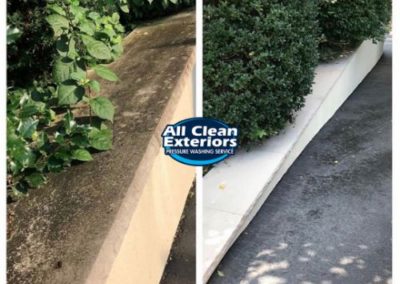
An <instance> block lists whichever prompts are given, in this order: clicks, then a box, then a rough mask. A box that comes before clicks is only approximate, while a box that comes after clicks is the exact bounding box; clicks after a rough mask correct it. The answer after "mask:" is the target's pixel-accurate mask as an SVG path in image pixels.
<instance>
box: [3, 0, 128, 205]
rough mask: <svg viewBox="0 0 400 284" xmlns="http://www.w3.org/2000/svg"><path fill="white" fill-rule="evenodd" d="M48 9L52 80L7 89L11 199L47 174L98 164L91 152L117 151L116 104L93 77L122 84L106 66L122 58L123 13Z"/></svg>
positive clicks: (53, 5) (66, 6)
mask: <svg viewBox="0 0 400 284" xmlns="http://www.w3.org/2000/svg"><path fill="white" fill-rule="evenodd" d="M46 11H47V13H48V15H47V17H46V21H47V22H48V24H49V25H50V27H51V29H52V30H53V34H54V39H55V46H56V50H57V53H58V55H57V56H56V57H55V58H54V64H53V66H52V73H51V80H47V81H45V82H36V83H35V84H34V85H33V86H31V87H29V88H18V87H9V90H8V96H7V168H8V179H7V190H8V195H9V198H10V199H15V198H17V197H19V196H20V195H22V194H24V193H26V192H27V189H28V188H34V187H39V186H40V185H42V184H43V183H44V182H45V181H46V173H47V172H59V171H61V170H62V169H63V168H64V167H66V166H69V165H71V163H72V162H73V161H74V160H77V161H90V160H92V156H91V154H90V151H89V150H90V149H96V150H100V151H103V150H108V149H110V148H111V147H112V131H111V129H110V128H109V123H112V121H113V117H114V106H113V104H112V103H111V101H110V100H109V99H108V98H106V97H101V96H98V95H97V94H98V93H99V91H100V83H99V82H98V81H96V80H94V79H91V77H89V76H88V74H89V72H88V71H89V70H90V69H92V70H93V71H94V72H95V73H96V74H97V75H98V76H99V77H101V78H103V79H105V80H109V81H117V80H118V77H117V75H116V74H114V72H113V71H112V70H111V69H109V68H108V67H107V66H105V65H104V64H105V63H108V62H111V61H112V60H114V59H116V58H117V57H118V56H119V55H120V54H121V53H122V35H123V32H124V28H123V26H122V25H121V24H120V23H119V15H118V14H117V13H113V14H112V15H110V16H103V15H101V14H99V13H97V12H93V11H91V10H90V9H88V8H85V7H83V6H81V5H80V4H79V1H74V0H65V1H52V2H50V3H49V4H48V5H47V6H46ZM85 113H88V114H87V115H86V116H85ZM107 121H108V122H109V123H106V122H107Z"/></svg>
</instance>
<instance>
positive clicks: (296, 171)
mask: <svg viewBox="0 0 400 284" xmlns="http://www.w3.org/2000/svg"><path fill="white" fill-rule="evenodd" d="M391 80H392V73H391V40H390V39H388V40H387V42H386V44H385V51H384V55H383V57H382V58H381V60H380V61H379V62H378V64H377V65H376V66H375V68H374V69H373V70H372V71H371V73H370V74H369V75H368V76H367V77H366V78H365V80H364V81H363V82H362V83H361V84H360V85H359V87H358V88H357V89H356V90H355V92H354V93H353V94H352V95H351V96H350V98H349V99H348V100H347V101H346V102H345V103H344V104H343V106H342V107H341V108H340V109H339V110H338V111H337V113H336V114H335V115H334V117H333V118H332V119H331V120H330V121H329V122H328V123H327V124H326V125H325V126H324V127H323V129H322V130H321V131H320V132H319V133H318V135H317V136H316V137H315V138H314V139H313V140H312V141H311V143H310V144H309V145H308V146H307V148H306V149H305V150H304V151H303V153H302V154H301V156H300V157H299V158H298V159H297V160H296V162H295V163H294V164H293V165H292V167H291V168H290V169H289V171H288V172H287V173H286V174H285V176H284V177H283V178H282V180H281V181H280V183H279V184H278V185H277V187H276V188H275V189H274V191H273V192H272V194H271V195H270V197H269V198H268V199H267V201H266V202H265V203H264V205H263V206H262V208H261V209H260V211H259V212H258V214H257V215H256V217H255V218H254V219H253V221H252V222H251V223H250V225H249V226H248V227H247V229H246V230H245V231H244V232H243V233H242V235H241V236H240V237H239V239H238V240H237V242H236V243H235V244H234V245H233V246H232V248H231V249H230V251H229V252H228V253H227V255H226V256H225V258H224V259H223V261H222V262H221V264H220V265H219V267H218V268H217V270H216V272H215V273H214V275H213V276H212V278H211V279H210V281H209V283H212V284H215V283H229V284H233V283H241V284H246V283H251V284H253V283H254V284H255V283H262V284H281V283H290V284H291V283H296V284H297V283H302V284H311V283H315V284H316V283H319V284H336V283H340V284H343V283H345V284H347V283H349V284H353V283H354V284H364V283H391V269H392V268H391V266H392V263H391V257H392V245H391V242H392V240H391V236H392V232H391V230H392V229H391V210H392V208H391V204H392V203H391V168H392V165H391V158H392V145H391V118H392V115H391V110H392V108H391V93H392V89H391Z"/></svg>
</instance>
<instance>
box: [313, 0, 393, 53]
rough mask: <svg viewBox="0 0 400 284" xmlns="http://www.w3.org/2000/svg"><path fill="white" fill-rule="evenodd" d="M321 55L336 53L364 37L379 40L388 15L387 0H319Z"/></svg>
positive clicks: (386, 28)
mask: <svg viewBox="0 0 400 284" xmlns="http://www.w3.org/2000/svg"><path fill="white" fill-rule="evenodd" d="M319 10H320V11H319V14H318V20H319V25H320V27H321V32H322V35H321V43H320V49H321V59H323V60H327V59H330V58H332V57H335V56H336V55H337V54H338V53H340V52H341V51H342V50H343V49H351V48H354V47H355V46H357V45H358V44H360V43H361V42H362V41H363V40H365V39H373V40H382V39H383V37H384V35H385V33H386V32H387V31H388V23H389V21H390V18H391V1H390V0H321V1H320V3H319Z"/></svg>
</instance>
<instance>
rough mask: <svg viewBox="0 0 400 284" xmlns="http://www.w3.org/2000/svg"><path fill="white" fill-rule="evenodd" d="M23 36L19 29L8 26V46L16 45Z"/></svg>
mask: <svg viewBox="0 0 400 284" xmlns="http://www.w3.org/2000/svg"><path fill="white" fill-rule="evenodd" d="M21 34H22V33H21V31H20V30H19V29H18V28H15V27H10V26H7V44H10V43H14V42H15V41H16V40H17V39H18V38H19V37H20V36H21Z"/></svg>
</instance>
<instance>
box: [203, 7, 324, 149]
mask: <svg viewBox="0 0 400 284" xmlns="http://www.w3.org/2000/svg"><path fill="white" fill-rule="evenodd" d="M316 12H317V9H316V3H315V1H300V0H298V1H297V0H290V1H289V0H288V1H278V0H269V1H265V0H251V1H250V0H247V1H239V0H236V1H218V4H216V5H215V6H214V5H208V6H206V7H205V10H204V76H203V77H204V116H207V117H213V118H218V119H221V120H223V121H225V122H227V123H228V124H230V125H232V126H237V127H240V135H241V137H240V140H241V143H242V144H243V143H248V142H252V141H258V140H260V139H263V138H267V137H270V136H272V135H275V134H276V133H278V132H279V131H280V130H281V129H282V128H284V126H285V125H286V123H287V122H288V121H292V120H293V118H294V117H293V116H294V112H295V111H297V110H299V109H300V108H301V107H302V106H303V104H304V97H305V96H306V95H307V94H308V93H310V90H311V84H312V82H313V78H314V68H315V66H316V64H317V60H318V52H317V45H318V44H317V41H318V40H317V36H318V27H317V21H316V16H317V15H316Z"/></svg>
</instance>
